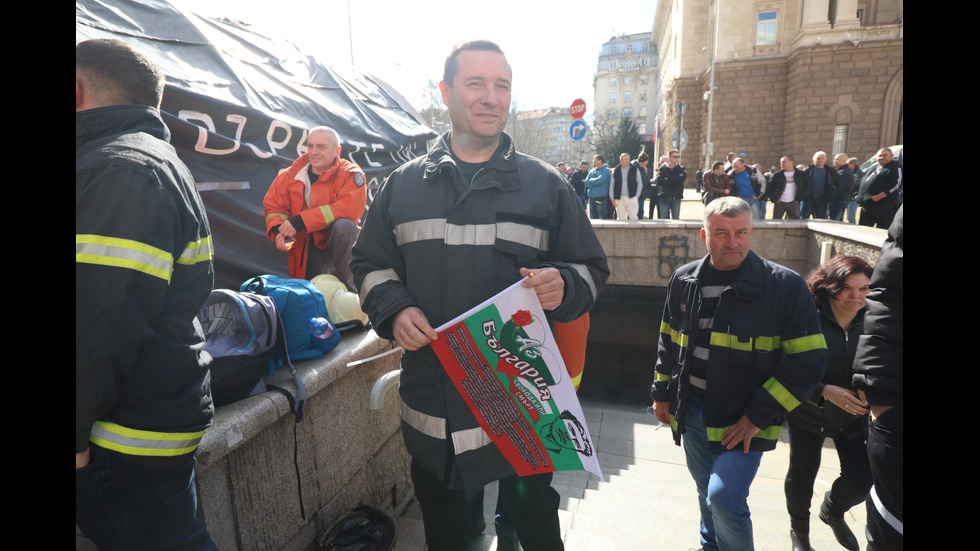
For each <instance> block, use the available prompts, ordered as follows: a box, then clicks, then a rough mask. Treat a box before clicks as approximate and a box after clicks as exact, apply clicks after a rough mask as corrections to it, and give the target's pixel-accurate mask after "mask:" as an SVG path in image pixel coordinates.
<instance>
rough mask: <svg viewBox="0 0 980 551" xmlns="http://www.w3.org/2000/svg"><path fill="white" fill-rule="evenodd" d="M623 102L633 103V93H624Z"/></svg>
mask: <svg viewBox="0 0 980 551" xmlns="http://www.w3.org/2000/svg"><path fill="white" fill-rule="evenodd" d="M623 101H633V92H623Z"/></svg>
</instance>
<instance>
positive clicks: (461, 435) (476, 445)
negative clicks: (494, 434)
mask: <svg viewBox="0 0 980 551" xmlns="http://www.w3.org/2000/svg"><path fill="white" fill-rule="evenodd" d="M452 439H453V448H454V449H455V450H456V455H459V454H461V453H465V452H469V451H473V450H478V449H480V448H482V447H484V446H489V445H492V444H493V441H492V440H490V437H489V436H487V433H486V431H484V430H483V427H475V428H472V429H464V430H458V431H456V432H454V433H453V435H452Z"/></svg>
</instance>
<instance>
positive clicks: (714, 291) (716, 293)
mask: <svg viewBox="0 0 980 551" xmlns="http://www.w3.org/2000/svg"><path fill="white" fill-rule="evenodd" d="M724 290H725V286H724V285H709V286H707V287H702V288H701V298H715V297H720V296H721V292H722V291H724Z"/></svg>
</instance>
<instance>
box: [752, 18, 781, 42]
mask: <svg viewBox="0 0 980 551" xmlns="http://www.w3.org/2000/svg"><path fill="white" fill-rule="evenodd" d="M776 14H777V12H774V11H764V12H759V25H758V27H757V29H756V35H755V45H756V46H771V45H773V44H775V43H776Z"/></svg>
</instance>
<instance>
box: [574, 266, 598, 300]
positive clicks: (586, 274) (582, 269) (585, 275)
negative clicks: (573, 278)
mask: <svg viewBox="0 0 980 551" xmlns="http://www.w3.org/2000/svg"><path fill="white" fill-rule="evenodd" d="M569 266H571V267H572V268H575V271H576V272H578V275H580V276H582V279H584V280H585V283H586V284H587V285H588V286H589V292H591V293H592V301H593V302H595V295H596V292H595V280H594V279H592V272H590V271H589V268H588V266H586V265H585V264H571V263H569Z"/></svg>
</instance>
